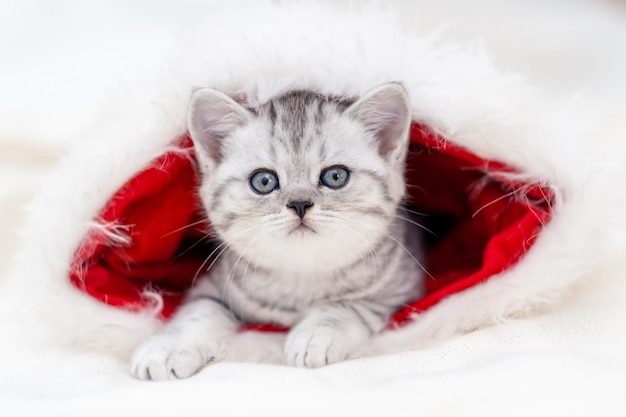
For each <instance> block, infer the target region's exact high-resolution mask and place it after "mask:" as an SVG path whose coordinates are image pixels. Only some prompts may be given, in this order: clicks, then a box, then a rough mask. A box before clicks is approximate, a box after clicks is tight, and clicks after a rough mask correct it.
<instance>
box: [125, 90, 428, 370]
mask: <svg viewBox="0 0 626 417" xmlns="http://www.w3.org/2000/svg"><path fill="white" fill-rule="evenodd" d="M408 103H409V102H408V97H407V95H406V92H405V91H404V89H403V88H402V87H401V86H399V85H397V84H386V85H384V86H381V87H379V88H377V89H374V90H372V91H371V92H370V93H368V94H367V95H365V96H364V97H362V98H360V99H359V100H354V99H346V98H332V97H323V96H320V95H318V94H317V93H315V92H312V91H290V92H287V93H285V94H283V95H281V96H278V97H275V98H274V99H272V100H270V101H269V102H267V103H265V104H262V105H261V106H259V107H258V108H254V109H249V108H245V107H244V106H242V105H241V104H239V103H236V102H235V101H233V100H232V99H230V98H229V97H227V96H225V95H224V94H222V93H220V92H218V91H215V90H211V89H203V90H199V91H197V92H196V93H195V95H194V97H193V99H192V102H191V106H190V116H189V127H190V132H191V136H192V138H193V140H194V144H195V146H196V151H197V155H198V159H199V163H200V166H201V169H202V172H203V175H204V179H203V182H202V186H201V188H200V194H201V197H202V200H203V203H204V205H205V207H206V209H207V213H208V216H209V219H210V221H211V223H212V225H213V229H214V231H215V233H216V235H217V237H218V239H219V241H220V242H221V243H220V245H219V246H218V247H217V249H216V251H215V252H214V253H213V254H211V255H210V256H209V259H207V263H210V265H212V266H213V267H212V268H210V271H209V273H208V274H207V275H206V276H204V277H201V278H200V279H198V281H197V283H196V285H195V286H194V288H193V289H192V290H191V291H190V293H189V295H188V298H187V301H186V303H185V305H184V306H183V307H182V308H181V309H180V310H179V311H178V312H177V314H176V315H175V317H174V318H173V320H172V321H171V322H170V323H168V324H167V325H166V326H165V327H164V329H163V331H162V332H161V333H159V334H157V335H156V336H155V337H153V338H152V339H150V340H148V341H147V342H146V343H145V344H144V345H142V346H140V348H139V349H138V350H137V351H136V352H135V355H134V359H133V371H134V374H135V375H136V376H137V377H139V378H142V379H165V378H172V377H176V378H180V377H186V376H189V375H191V374H193V373H194V372H196V371H197V370H198V369H200V368H201V367H202V366H204V365H206V364H207V363H209V362H211V361H213V360H216V358H217V359H219V357H220V354H221V350H222V349H224V347H223V346H221V345H222V342H223V340H224V338H225V337H226V336H225V335H227V334H228V333H229V332H232V331H234V329H235V328H236V327H237V324H238V323H240V322H244V323H259V322H260V323H274V324H278V325H284V326H290V327H292V330H291V331H290V333H289V335H288V337H287V341H286V343H285V349H284V352H285V360H286V362H287V363H289V364H292V365H296V366H307V367H318V366H322V365H325V364H328V363H333V362H337V361H340V360H343V359H345V358H346V357H349V356H350V355H353V354H354V353H355V352H356V351H357V350H358V348H359V346H360V345H361V344H363V343H365V342H366V341H367V339H368V338H369V337H370V336H371V335H373V334H375V333H377V332H379V331H380V330H381V329H382V328H383V327H384V326H385V324H386V322H387V321H388V319H389V317H390V315H391V314H392V313H393V312H394V311H395V310H396V309H398V308H399V307H400V306H401V305H402V304H403V303H406V302H407V301H409V300H411V299H414V298H415V297H417V296H418V295H419V287H420V286H419V282H420V279H419V278H420V277H421V267H420V265H419V262H418V260H417V259H416V258H417V256H418V255H419V244H418V243H416V242H414V241H413V242H408V241H407V236H416V232H415V230H412V231H411V233H407V231H408V230H409V228H408V227H407V226H408V224H407V222H406V221H405V220H404V219H403V218H404V216H403V215H398V211H399V210H401V203H402V200H403V198H404V188H405V184H404V179H403V175H404V159H405V156H406V149H407V140H408V139H407V138H408V127H409V123H410V108H409V104H408ZM336 166H340V167H345V168H346V169H347V170H348V172H349V179H348V181H347V183H346V184H345V186H342V187H340V188H337V189H335V188H331V187H329V186H325V185H323V184H322V183H321V180H320V178H321V174H322V172H323V171H324V170H325V169H326V168H328V167H336ZM260 169H261V170H267V171H268V172H272V173H275V175H276V177H277V178H278V183H279V186H278V188H277V189H275V190H273V191H272V192H269V193H267V194H259V193H258V192H255V191H254V190H253V189H252V187H251V183H250V179H251V177H252V175H254V173H256V172H258V171H259V170H260ZM298 201H306V202H308V203H307V204H309V203H310V205H311V206H310V207H309V208H307V209H306V211H305V212H304V213H303V215H302V216H301V215H298V214H297V213H296V211H295V209H294V208H293V207H294V206H293V205H292V203H293V202H298ZM417 233H418V232H417ZM418 234H419V233H418ZM414 240H415V239H414ZM214 261H215V262H214ZM190 352H191V353H190Z"/></svg>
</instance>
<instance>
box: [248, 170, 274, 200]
mask: <svg viewBox="0 0 626 417" xmlns="http://www.w3.org/2000/svg"><path fill="white" fill-rule="evenodd" d="M250 187H252V189H253V190H254V191H255V192H257V193H259V194H269V193H271V192H272V191H274V190H275V189H277V188H278V177H277V176H276V174H275V173H274V172H272V171H266V170H259V171H256V172H255V173H254V174H252V176H251V177H250Z"/></svg>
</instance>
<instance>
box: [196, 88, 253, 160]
mask: <svg viewBox="0 0 626 417" xmlns="http://www.w3.org/2000/svg"><path fill="white" fill-rule="evenodd" d="M249 119H250V113H249V112H248V111H247V110H246V109H245V108H243V107H242V106H241V105H240V104H239V103H237V102H236V101H235V100H233V99H232V98H230V97H228V96H227V95H226V94H224V93H222V92H220V91H218V90H214V89H212V88H203V89H200V90H198V91H196V92H195V93H194V94H193V96H192V97H191V102H190V103H189V120H188V125H189V133H190V134H191V138H192V139H193V141H194V144H195V145H196V146H197V147H199V149H200V150H202V151H203V152H202V155H203V156H204V155H208V156H209V157H210V159H211V160H212V161H213V163H219V162H220V161H221V159H222V156H223V155H222V145H223V143H222V142H223V141H224V139H225V138H226V137H228V136H229V135H230V134H232V133H233V132H234V131H235V130H236V129H237V128H239V127H241V126H243V125H244V124H246V123H247V122H248V121H249Z"/></svg>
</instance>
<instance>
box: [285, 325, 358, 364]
mask: <svg viewBox="0 0 626 417" xmlns="http://www.w3.org/2000/svg"><path fill="white" fill-rule="evenodd" d="M354 342H355V341H354V340H350V337H349V336H348V335H347V334H345V333H344V332H342V331H340V330H338V329H334V328H331V327H325V326H304V327H303V326H297V327H296V328H295V329H293V330H292V331H291V332H290V333H289V335H288V336H287V341H286V342H285V352H284V353H285V361H286V362H287V364H289V365H292V366H297V367H301V368H302V367H307V368H319V367H321V366H325V365H330V364H331V363H335V362H340V361H342V360H345V359H347V358H348V356H349V354H350V353H352V350H353V348H354V345H355V343H354Z"/></svg>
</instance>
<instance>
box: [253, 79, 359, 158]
mask: <svg viewBox="0 0 626 417" xmlns="http://www.w3.org/2000/svg"><path fill="white" fill-rule="evenodd" d="M350 103H351V101H350V100H346V99H342V98H339V99H338V98H334V97H324V96H322V95H320V94H317V93H315V92H312V91H292V92H289V93H287V94H285V95H283V96H280V97H277V98H275V99H273V100H270V101H269V102H268V103H267V104H266V105H265V106H266V107H267V114H268V116H269V122H270V126H271V127H270V133H271V135H272V136H275V135H276V132H281V133H282V135H279V136H278V137H277V139H279V140H281V142H282V143H283V145H284V146H285V147H286V148H287V149H289V151H290V152H294V153H301V152H307V151H308V150H310V149H311V147H312V146H313V145H314V143H315V139H316V138H317V137H319V135H320V134H321V129H322V126H323V124H324V122H325V121H326V115H327V113H328V111H329V110H330V109H333V110H335V111H338V112H341V111H343V110H345V108H346V107H347V106H349V105H350Z"/></svg>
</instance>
